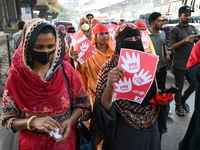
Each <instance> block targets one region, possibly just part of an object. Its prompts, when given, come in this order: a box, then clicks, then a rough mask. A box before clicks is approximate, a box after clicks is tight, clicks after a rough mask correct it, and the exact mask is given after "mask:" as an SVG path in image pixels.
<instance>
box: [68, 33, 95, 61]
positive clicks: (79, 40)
mask: <svg viewBox="0 0 200 150" xmlns="http://www.w3.org/2000/svg"><path fill="white" fill-rule="evenodd" d="M72 45H73V46H74V50H75V51H76V52H77V53H78V56H79V58H78V61H79V62H80V63H81V64H83V63H84V62H85V61H86V60H87V59H89V58H90V57H91V56H92V55H94V54H96V53H97V51H96V49H95V47H94V46H93V45H92V43H91V42H90V41H89V40H88V39H87V37H86V36H85V34H84V33H83V31H82V30H80V29H79V30H78V31H77V32H76V33H74V35H73V38H72Z"/></svg>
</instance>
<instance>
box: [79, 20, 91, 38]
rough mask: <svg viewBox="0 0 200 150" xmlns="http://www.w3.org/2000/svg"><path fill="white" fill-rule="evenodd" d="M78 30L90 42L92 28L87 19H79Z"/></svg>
mask: <svg viewBox="0 0 200 150" xmlns="http://www.w3.org/2000/svg"><path fill="white" fill-rule="evenodd" d="M78 27H79V29H81V30H82V31H83V33H84V34H85V35H86V37H87V38H88V39H89V40H90V41H91V40H92V28H91V26H90V23H89V20H88V19H87V18H84V17H83V18H81V19H80V21H79V26H78Z"/></svg>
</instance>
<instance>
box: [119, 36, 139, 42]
mask: <svg viewBox="0 0 200 150" xmlns="http://www.w3.org/2000/svg"><path fill="white" fill-rule="evenodd" d="M139 39H141V37H140V36H132V37H128V38H125V39H124V40H123V41H137V40H139Z"/></svg>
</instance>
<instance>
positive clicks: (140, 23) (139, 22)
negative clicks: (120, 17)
mask: <svg viewBox="0 0 200 150" xmlns="http://www.w3.org/2000/svg"><path fill="white" fill-rule="evenodd" d="M134 25H136V26H137V27H138V28H144V29H145V30H146V29H147V25H146V23H145V22H143V21H137V22H136V23H134Z"/></svg>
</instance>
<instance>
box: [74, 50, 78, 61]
mask: <svg viewBox="0 0 200 150" xmlns="http://www.w3.org/2000/svg"><path fill="white" fill-rule="evenodd" d="M73 56H74V61H77V60H78V58H79V57H78V53H76V51H74V54H73Z"/></svg>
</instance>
